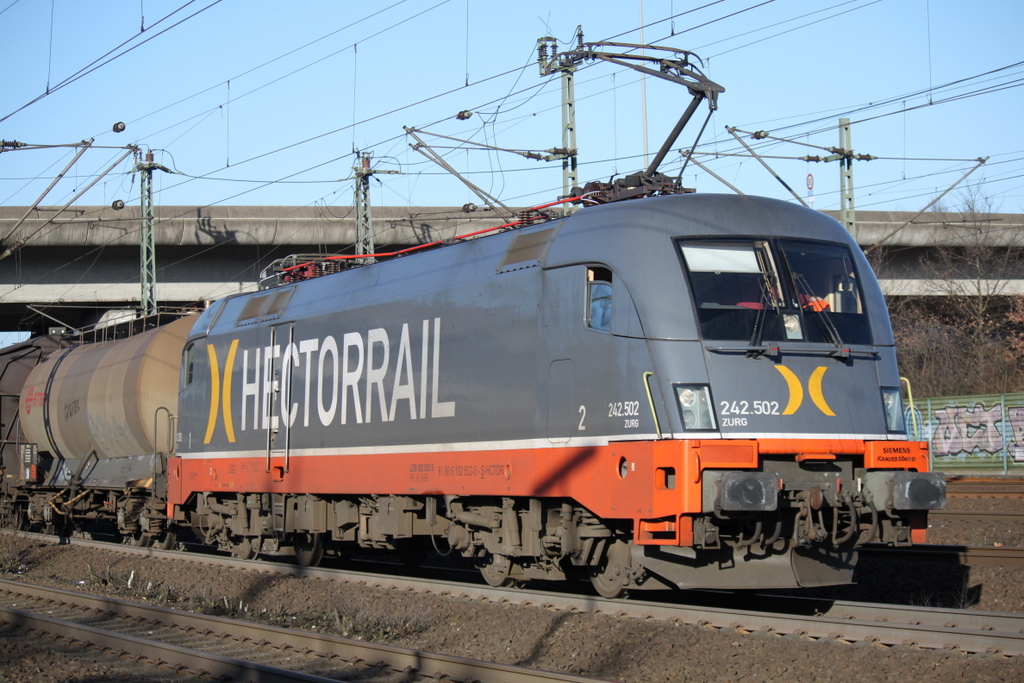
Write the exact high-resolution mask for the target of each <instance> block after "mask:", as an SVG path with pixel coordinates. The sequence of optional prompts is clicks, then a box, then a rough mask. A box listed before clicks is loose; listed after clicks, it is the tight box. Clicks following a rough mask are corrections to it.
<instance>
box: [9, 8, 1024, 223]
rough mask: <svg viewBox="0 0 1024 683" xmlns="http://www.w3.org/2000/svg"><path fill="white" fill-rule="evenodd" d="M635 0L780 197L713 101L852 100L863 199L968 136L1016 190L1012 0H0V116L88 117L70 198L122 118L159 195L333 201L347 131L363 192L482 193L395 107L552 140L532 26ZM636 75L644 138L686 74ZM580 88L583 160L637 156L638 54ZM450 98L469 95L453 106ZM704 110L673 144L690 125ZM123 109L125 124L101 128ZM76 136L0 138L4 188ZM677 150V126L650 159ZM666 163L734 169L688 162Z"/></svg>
mask: <svg viewBox="0 0 1024 683" xmlns="http://www.w3.org/2000/svg"><path fill="white" fill-rule="evenodd" d="M641 13H642V17H643V23H644V24H645V27H644V30H643V41H644V42H646V43H649V44H658V45H667V46H671V47H677V48H682V49H688V50H692V51H694V52H696V53H697V54H698V55H700V56H701V57H703V58H704V59H705V60H706V63H705V67H706V68H705V70H706V72H707V73H708V75H709V76H710V77H711V78H712V79H713V80H715V81H717V82H718V83H720V84H721V85H723V86H724V87H725V89H726V92H725V93H724V94H723V95H722V96H721V99H720V108H719V110H718V111H717V112H716V113H715V115H714V116H713V117H712V120H711V122H710V124H709V127H708V132H707V133H705V136H704V138H703V144H702V145H701V146H700V147H699V148H698V152H700V153H701V155H700V156H699V157H698V159H699V160H701V161H702V163H704V164H706V165H707V166H708V167H709V168H711V169H712V170H714V171H715V172H716V173H718V174H720V175H722V176H723V177H725V178H726V179H728V180H729V182H731V183H733V184H735V185H737V186H738V187H740V189H742V190H743V191H744V192H747V193H751V194H764V195H769V196H776V197H780V198H784V199H785V198H790V195H789V194H788V193H787V192H786V191H785V189H784V188H782V186H781V185H780V184H779V183H778V182H777V181H775V180H774V179H773V178H772V177H771V176H770V175H769V173H768V172H767V171H766V170H764V169H763V168H762V167H761V166H760V165H759V164H758V163H757V162H756V161H755V160H753V159H750V158H742V157H734V156H717V157H716V156H715V154H714V153H716V152H717V153H720V154H721V153H724V154H732V153H736V152H741V151H742V150H741V148H740V146H739V145H738V144H737V143H736V141H735V140H734V139H733V138H732V137H731V136H730V135H729V134H728V133H727V132H726V131H725V127H726V126H735V127H738V128H739V129H741V130H746V131H755V130H762V129H763V130H768V131H770V132H771V133H772V134H773V135H776V136H779V137H785V138H792V139H795V140H798V141H799V142H803V143H807V144H811V145H819V146H833V145H837V144H838V142H839V138H838V132H837V129H836V125H837V121H838V119H839V117H841V116H847V117H849V118H851V119H852V120H853V121H854V126H853V133H852V135H853V147H854V150H855V151H856V152H858V153H862V154H871V155H874V156H877V157H881V158H880V159H877V160H874V161H870V162H864V161H860V162H856V164H855V186H856V205H857V207H858V208H860V209H893V210H916V209H919V208H921V207H923V206H924V205H925V204H926V203H927V202H928V201H929V200H930V199H931V198H932V197H933V196H934V195H935V194H936V192H937V191H941V190H943V189H945V188H946V187H947V186H949V185H950V184H952V183H953V182H954V181H955V180H956V179H957V178H959V177H960V176H961V175H962V174H963V173H965V172H966V171H967V170H968V169H970V168H971V166H972V165H973V164H972V163H970V162H969V161H966V160H969V159H974V158H977V157H983V156H988V157H990V160H989V162H988V163H987V164H986V165H985V166H984V167H983V168H982V169H981V170H979V171H977V172H976V173H975V174H974V175H972V176H971V181H972V182H980V183H982V188H983V191H984V192H985V194H986V196H989V197H991V198H992V200H993V204H994V205H995V208H996V209H998V210H1001V211H1006V212H1020V211H1022V210H1024V208H1022V206H1024V198H1022V197H1024V136H1022V135H1021V133H1020V122H1021V113H1020V112H1022V111H1024V89H1022V88H1020V87H1019V86H1020V84H1021V82H1024V81H1021V79H1022V77H1024V63H1021V62H1024V47H1021V42H1020V40H1019V30H1020V27H1021V26H1024V3H1019V2H1013V1H1009V0H1006V1H998V0H981V1H979V2H973V3H964V2H961V1H959V0H850V1H847V0H825V1H818V2H806V1H798V0H774V1H772V0H768V1H767V2H766V1H764V0H721V1H719V2H716V1H715V0H703V1H701V2H683V1H681V0H660V1H655V0H646V1H645V2H643V3H640V2H621V1H615V2H610V1H606V0H598V1H596V2H590V3H587V5H586V11H582V12H581V11H580V9H579V5H576V4H573V3H558V4H556V3H551V2H536V1H533V0H521V1H520V2H515V3H493V2H481V1H480V0H404V1H402V0H384V1H383V2H380V3H352V2H325V1H321V2H316V1H312V0H305V1H304V0H297V1H291V2H288V3H283V2H269V1H262V0H246V1H242V0H219V1H218V0H193V1H192V2H188V0H124V1H120V0H105V1H104V2H81V1H80V0H52V2H50V1H47V0H18V1H15V2H12V0H0V22H2V26H3V27H4V35H5V38H4V40H3V41H2V43H0V60H2V62H3V64H4V65H5V66H6V68H5V69H4V74H5V84H4V88H3V89H2V91H0V92H2V94H0V119H2V120H0V139H3V140H17V141H19V142H25V143H30V144H41V145H53V144H62V143H73V142H77V141H80V140H84V139H88V138H95V145H96V147H97V148H94V149H91V150H89V151H88V152H87V153H86V154H85V155H83V157H82V158H81V159H80V160H79V162H78V163H77V164H75V166H74V167H73V168H72V170H71V171H70V172H69V173H68V176H67V177H66V178H65V179H64V180H62V181H61V183H60V184H58V186H57V187H56V188H55V189H54V190H53V191H52V192H51V194H50V195H49V196H48V198H47V200H46V201H44V204H51V205H53V204H63V203H64V202H66V201H68V200H69V199H70V198H71V197H72V196H73V194H74V192H75V190H76V189H77V188H80V187H83V186H84V185H85V184H86V183H87V182H88V181H89V180H90V179H91V178H92V177H93V176H94V175H95V174H97V173H99V172H100V171H102V170H104V169H106V168H107V167H108V166H109V165H110V164H111V163H113V161H114V160H115V159H116V158H117V157H118V156H119V154H120V152H119V151H118V150H114V149H99V148H98V147H99V146H121V145H127V144H136V145H139V146H140V147H142V148H143V149H153V150H154V151H155V155H156V160H157V161H158V162H160V163H162V164H164V165H165V166H168V167H170V168H172V169H174V170H176V171H179V172H180V173H181V174H182V175H169V174H162V173H158V174H157V176H156V179H155V187H156V189H157V191H158V195H157V197H156V202H157V204H158V205H160V204H163V205H206V204H229V205H230V204H249V205H296V206H304V205H313V204H321V205H328V206H348V205H350V204H351V203H352V181H351V180H350V178H351V168H352V165H353V163H354V156H353V150H354V149H359V150H363V151H365V152H368V153H371V154H372V155H373V158H374V160H373V165H374V167H375V168H378V169H381V170H385V169H387V170H396V171H401V172H402V173H401V175H387V176H384V175H380V176H377V179H378V180H379V181H380V182H379V183H375V184H374V186H373V189H372V201H373V203H374V204H378V205H397V206H403V205H413V206H423V205H427V206H431V205H433V206H436V205H461V204H463V203H465V202H467V201H477V200H476V199H475V197H473V196H472V195H470V194H469V192H468V190H466V188H465V187H463V186H462V185H461V184H460V183H459V182H458V181H457V180H455V179H454V178H452V177H450V176H448V175H447V174H445V173H444V172H443V171H441V169H439V168H438V167H436V166H435V165H434V164H432V163H431V162H429V161H427V160H426V159H425V158H424V157H423V156H421V155H420V154H419V153H417V152H415V151H413V150H412V149H411V148H410V146H409V143H410V139H409V138H408V137H407V136H406V135H405V133H404V131H403V126H410V127H416V128H422V129H426V130H429V131H432V132H436V133H440V134H444V135H450V136H454V137H458V138H464V139H472V140H475V141H480V142H486V143H489V144H493V145H496V146H500V147H505V148H521V149H547V148H551V147H557V146H560V144H561V132H560V131H561V126H560V116H561V115H560V109H559V105H560V95H559V89H558V88H559V85H558V80H557V78H556V77H547V78H541V77H540V75H539V73H538V69H537V66H536V41H537V38H539V37H541V36H543V35H551V36H554V37H556V38H558V39H559V40H560V41H563V42H566V43H567V42H568V41H570V40H571V39H572V36H573V34H574V32H575V30H576V27H577V25H580V24H582V28H583V31H584V36H585V40H588V41H597V40H609V39H610V40H617V41H622V42H635V43H638V42H641V35H640V32H639V30H638V27H639V26H640V25H641ZM190 15H191V16H190ZM165 17H166V18H165ZM189 17H190V18H189ZM177 22H181V23H177ZM176 23H177V25H175V24H176ZM143 27H144V28H145V30H143V31H140V29H141V28H143ZM111 58H112V59H111ZM108 60H109V61H108ZM1012 65H1016V66H1012ZM1007 67H1009V68H1007ZM982 74H988V75H982ZM467 83H468V85H467ZM953 83H956V85H947V84H953ZM48 89H49V94H46V93H47V90H48ZM645 89H646V112H647V126H646V129H647V143H646V147H647V149H648V150H649V152H650V153H651V154H653V152H654V151H656V150H657V148H658V147H659V146H660V145H661V143H662V141H663V140H664V138H665V136H666V134H667V132H668V131H669V129H670V128H671V127H672V125H673V124H674V123H675V121H676V119H677V118H678V116H679V114H680V112H681V110H682V108H683V107H685V105H686V104H687V102H688V100H689V96H688V94H687V93H686V91H685V89H684V88H682V87H680V86H678V85H675V84H671V83H668V82H665V81H661V80H658V79H651V78H648V79H647V81H646V84H645ZM576 96H577V129H578V134H577V135H578V140H577V143H578V147H579V150H580V163H581V167H580V177H581V180H582V181H586V180H594V179H599V180H607V179H608V178H609V177H610V176H612V175H613V174H616V173H618V174H624V173H628V172H630V171H635V170H637V169H639V168H642V167H644V165H645V164H644V161H643V153H644V148H645V143H644V139H643V134H642V131H643V128H644V126H643V125H642V112H643V111H644V108H643V105H642V98H641V86H640V81H639V76H638V75H637V74H636V73H635V72H633V71H629V70H625V69H622V68H620V67H615V66H613V65H610V64H604V63H596V64H587V65H586V66H585V68H581V69H580V70H579V72H578V73H577V76H576ZM929 102H930V104H929ZM30 103H31V104H30ZM880 103H881V104H880ZM26 105H27V106H26ZM462 110H468V111H471V112H473V116H472V117H471V118H469V119H468V120H465V121H459V120H457V119H456V118H455V115H456V114H457V113H458V112H459V111H462ZM904 110H905V111H904ZM703 111H705V110H702V113H701V114H700V115H698V116H696V117H695V118H694V121H693V122H692V123H691V124H690V126H689V127H688V128H687V130H686V131H684V133H683V135H682V136H681V138H680V139H679V141H678V142H677V144H676V145H675V147H674V148H673V150H675V149H678V148H681V147H683V146H684V145H688V144H690V143H691V142H692V140H693V137H694V136H695V135H696V132H697V129H698V127H699V123H700V122H701V120H702V118H703ZM117 121H123V122H125V123H126V124H127V129H126V131H125V132H123V133H120V134H115V133H113V132H111V127H112V125H113V124H114V123H115V122H117ZM758 149H759V150H761V151H762V153H764V154H769V155H774V156H788V157H795V156H802V155H805V154H807V153H808V152H810V153H811V154H819V153H820V154H824V152H820V151H819V150H816V149H808V148H806V147H803V146H800V145H795V144H786V143H774V144H768V143H764V142H762V143H759V146H758ZM444 153H445V154H446V157H447V159H448V161H449V162H450V163H451V164H452V165H453V166H454V167H455V168H456V169H458V170H459V171H460V172H463V173H466V174H467V177H469V178H470V179H472V180H473V182H475V183H477V184H478V185H480V186H482V187H484V188H485V189H487V190H488V191H490V192H491V193H493V194H495V195H496V196H498V197H499V198H500V199H501V200H502V201H505V202H507V203H510V204H515V205H527V204H534V203H541V202H545V201H548V200H551V199H553V198H555V197H556V196H557V195H558V194H559V193H560V191H561V169H560V166H559V165H558V164H557V163H544V162H535V161H530V160H527V159H524V158H521V157H518V156H514V155H510V154H498V153H488V152H480V151H472V152H470V151H466V150H445V152H444ZM71 156H72V151H71V150H68V149H66V148H57V149H48V150H19V151H11V152H4V153H0V202H2V203H4V204H7V205H16V206H24V205H28V204H31V203H32V202H33V201H34V200H35V199H36V198H37V197H38V195H39V194H40V193H41V192H42V191H43V190H44V189H45V187H46V185H47V184H48V183H49V182H50V181H51V180H52V179H53V176H54V175H55V174H56V173H57V172H59V171H60V169H61V168H63V166H64V165H65V164H66V163H67V162H68V161H69V160H70V159H71ZM680 163H681V157H680V155H679V154H678V153H677V152H676V151H673V152H672V153H670V155H669V157H668V158H667V159H666V161H665V163H664V164H663V165H662V170H663V171H665V172H668V173H678V171H679V169H680ZM769 163H770V164H771V165H772V166H773V168H775V169H776V170H777V171H778V172H779V174H780V175H781V176H782V177H783V178H784V179H785V180H786V181H787V182H788V183H789V185H791V186H792V187H793V188H794V189H797V190H798V191H799V192H800V194H801V195H806V194H807V190H806V187H805V179H806V176H807V174H808V173H813V174H814V176H815V194H816V197H815V198H816V204H815V206H816V208H820V209H834V208H838V205H839V198H838V194H837V191H838V187H839V169H838V166H837V165H836V164H834V163H833V164H824V163H820V164H810V163H806V162H803V161H792V160H783V159H778V160H770V162H769ZM684 181H685V184H686V185H688V186H693V187H696V188H697V190H698V191H701V192H729V191H730V190H728V188H726V187H725V186H724V185H722V184H721V183H719V182H718V181H717V180H715V179H714V178H713V177H711V176H710V175H708V174H706V173H704V172H703V171H701V170H700V169H699V168H695V167H694V166H693V165H691V166H690V167H689V168H688V169H687V171H686V174H685V178H684ZM138 191H139V190H138V179H137V177H135V176H134V175H133V174H132V173H131V159H130V158H129V159H128V160H126V161H125V162H123V163H121V164H120V165H119V166H118V167H116V168H115V169H114V171H112V172H111V173H110V174H109V175H108V176H106V177H105V178H104V179H102V180H101V181H100V182H98V183H97V184H96V186H95V187H94V188H93V189H92V190H90V191H89V192H88V193H87V194H86V195H85V196H84V197H82V198H81V199H80V200H79V202H78V203H79V204H82V205H101V204H109V203H110V202H111V201H113V200H114V199H123V200H124V201H125V202H127V203H136V202H138ZM953 201H955V200H953Z"/></svg>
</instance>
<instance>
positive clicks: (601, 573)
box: [589, 541, 631, 599]
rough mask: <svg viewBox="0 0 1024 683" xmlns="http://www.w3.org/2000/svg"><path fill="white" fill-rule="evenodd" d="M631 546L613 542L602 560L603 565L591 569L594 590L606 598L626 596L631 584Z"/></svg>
mask: <svg viewBox="0 0 1024 683" xmlns="http://www.w3.org/2000/svg"><path fill="white" fill-rule="evenodd" d="M629 565H630V558H629V545H628V544H627V543H624V542H622V541H613V542H612V544H611V545H610V546H609V547H608V551H607V552H606V553H605V555H604V557H603V558H601V563H600V564H598V565H596V566H592V567H590V568H589V569H590V583H592V584H594V590H596V591H597V593H598V595H600V596H601V597H604V598H608V599H613V598H621V597H622V596H623V595H625V594H626V586H627V585H628V584H629V577H630V573H631V572H630V571H629Z"/></svg>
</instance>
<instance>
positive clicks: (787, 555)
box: [23, 194, 945, 596]
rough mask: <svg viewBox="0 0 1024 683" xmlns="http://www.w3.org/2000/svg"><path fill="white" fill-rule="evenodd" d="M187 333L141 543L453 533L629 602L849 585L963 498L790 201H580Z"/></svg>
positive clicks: (816, 220)
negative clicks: (673, 594)
mask: <svg viewBox="0 0 1024 683" xmlns="http://www.w3.org/2000/svg"><path fill="white" fill-rule="evenodd" d="M183 325H187V326H188V328H189V330H188V332H187V338H186V339H184V340H183V341H182V344H183V351H182V363H181V368H180V387H179V392H178V402H177V405H176V406H174V407H173V408H171V409H170V411H169V412H170V413H173V415H174V416H175V419H174V421H173V423H171V424H172V425H173V430H174V438H173V440H171V441H170V443H168V444H167V445H161V444H156V445H155V446H154V449H155V452H156V453H157V455H158V456H159V457H156V458H155V459H152V460H151V461H150V462H151V463H152V464H153V468H154V472H153V479H152V482H150V483H149V484H146V483H145V482H144V481H143V480H142V478H140V477H139V476H137V473H136V474H134V475H133V476H134V479H133V483H134V485H135V487H134V488H132V491H133V492H134V493H133V495H134V496H135V497H136V500H135V503H133V504H132V505H130V506H129V505H127V504H125V503H120V505H121V507H120V509H121V510H122V513H121V515H120V517H119V518H118V524H119V527H122V526H123V527H125V528H128V529H129V530H134V532H135V533H136V535H137V538H139V539H140V541H141V542H158V543H163V544H165V545H169V544H170V543H172V542H173V540H174V537H175V535H178V536H181V535H182V534H184V533H186V532H187V533H190V534H191V535H193V536H194V537H195V538H197V539H198V540H199V541H201V542H203V543H208V544H212V545H215V546H218V547H220V548H221V549H224V550H227V551H230V552H231V553H232V554H234V555H235V556H239V557H251V556H255V555H257V554H260V553H263V554H279V553H294V554H295V556H296V557H297V559H298V561H299V562H301V563H303V564H315V563H317V562H319V560H320V558H321V557H322V556H323V554H324V553H325V552H328V553H335V554H346V553H351V552H354V551H355V550H357V549H359V548H364V549H365V548H378V549H390V550H397V551H398V552H399V553H401V554H402V555H403V557H404V558H406V559H407V560H409V561H415V560H416V559H418V558H419V557H421V556H422V553H423V552H424V551H425V550H426V549H428V548H430V547H431V546H433V547H435V548H439V549H446V548H450V549H451V551H453V552H458V553H460V554H461V555H463V556H465V557H467V558H471V559H472V560H473V561H474V562H475V563H476V564H477V566H478V567H479V568H480V570H481V572H482V573H483V575H484V577H485V579H486V580H487V581H488V582H489V583H491V584H492V585H509V584H513V583H517V582H522V581H528V580H532V579H545V580H558V579H565V578H567V577H570V576H574V575H577V574H583V575H589V577H590V579H591V581H592V582H593V584H594V586H595V588H596V590H597V591H598V592H599V593H601V594H602V595H606V596H617V595H621V594H623V593H624V592H625V591H630V590H639V589H649V588H665V587H683V588H690V587H721V588H766V587H795V586H820V585H828V584H837V583H845V582H849V581H850V580H851V579H852V575H853V571H854V568H855V562H856V550H857V548H858V546H860V545H862V544H864V543H867V542H884V543H889V544H909V543H912V542H921V541H923V540H924V536H925V529H926V526H927V511H928V510H932V509H938V508H941V507H942V506H943V504H944V499H945V481H944V478H943V476H942V475H941V474H937V473H932V472H929V457H928V451H927V444H926V443H923V442H912V441H908V440H907V436H906V431H905V428H904V424H903V417H902V416H903V410H902V405H901V397H900V391H899V375H898V372H897V368H896V355H895V349H894V341H893V335H892V331H891V328H890V325H889V321H888V316H887V310H886V305H885V301H884V298H883V296H882V293H881V290H880V288H879V286H878V283H877V280H876V279H875V277H874V275H873V273H872V271H871V268H870V266H869V264H868V262H867V260H866V259H865V258H864V256H863V253H862V252H861V251H860V249H859V248H858V247H857V245H856V243H855V242H854V241H853V240H852V238H851V237H850V236H849V234H848V233H847V232H846V231H845V230H844V229H843V228H842V226H841V225H839V224H838V223H837V222H836V221H834V220H833V219H831V218H829V217H828V216H826V215H824V214H821V213H818V212H815V211H811V210H809V209H805V208H802V207H796V206H793V205H790V204H787V203H784V202H780V201H776V200H771V199H764V198H755V197H749V196H732V195H729V196H725V195H698V194H679V195H670V196H661V197H651V198H645V199H640V200H634V201H624V202H616V203H610V204H607V205H604V206H597V207H591V208H586V209H584V210H581V211H578V212H576V213H573V214H571V215H569V216H567V217H561V218H555V219H552V220H547V221H544V222H539V223H537V224H533V225H529V226H527V227H522V228H518V229H515V230H508V231H505V232H501V233H498V234H494V235H491V236H487V237H481V238H477V239H471V240H465V241H462V242H459V243H456V244H452V245H449V246H443V247H440V248H436V249H432V250H428V251H424V252H423V253H419V254H416V255H412V256H407V257H403V258H398V259H393V260H389V261H382V262H379V263H374V264H372V265H364V266H362V267H358V268H352V269H348V270H345V271H343V272H340V273H337V274H332V275H327V276H324V277H319V278H315V279H310V280H306V281H303V282H296V283H287V284H280V285H279V286H276V287H271V288H267V289H262V290H260V291H258V292H253V293H250V294H245V295H238V296H233V297H229V298H226V299H223V300H219V301H216V302H214V303H213V304H212V305H210V306H209V308H208V309H207V310H206V311H205V312H204V313H203V314H202V315H201V316H199V317H198V319H196V320H195V321H194V323H191V322H189V323H183ZM30 384H31V385H32V386H34V387H37V388H36V389H31V388H29V389H28V391H45V388H44V389H38V387H39V386H44V385H45V381H43V379H41V378H37V379H35V380H33V381H32V382H30ZM23 403H24V396H23ZM61 419H62V415H61V414H59V413H58V414H55V415H54V414H51V415H50V416H49V421H50V423H51V426H50V429H51V430H53V429H56V430H58V431H59V429H60V422H61ZM23 423H25V424H27V423H28V420H26V419H25V417H24V416H23ZM26 436H27V440H30V441H35V442H36V443H37V448H38V452H39V456H38V457H41V458H46V457H49V455H50V454H48V453H47V448H48V446H47V439H46V438H44V437H40V436H38V435H34V434H29V433H27V434H26ZM161 449H163V450H161ZM83 456H84V454H82V455H80V456H78V457H83ZM164 463H166V465H165V464H164ZM57 469H59V468H57ZM86 479H87V477H86ZM140 482H142V483H141V484H140ZM40 483H44V484H45V482H40ZM78 485H79V486H80V487H82V488H83V490H85V489H87V488H88V486H89V483H88V481H81V482H79V484H78ZM143 494H144V495H143ZM140 495H142V497H143V498H145V500H144V501H140V500H139V496H140ZM146 496H148V498H147V497H146ZM118 505H119V502H118V501H117V500H112V501H111V502H109V503H107V506H108V507H112V508H114V509H117V508H118ZM66 509H67V510H68V512H69V514H73V511H74V504H72V505H70V506H69V507H67V508H66ZM139 534H141V535H139Z"/></svg>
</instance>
